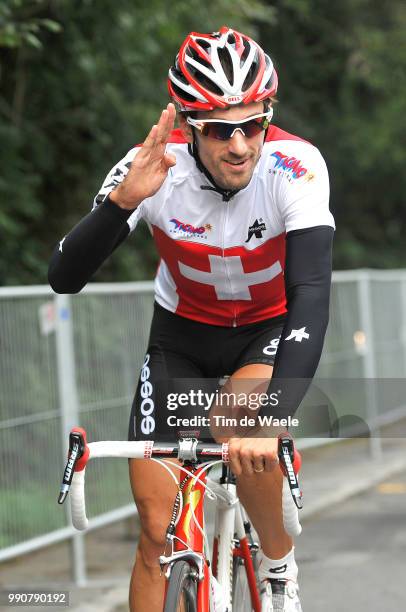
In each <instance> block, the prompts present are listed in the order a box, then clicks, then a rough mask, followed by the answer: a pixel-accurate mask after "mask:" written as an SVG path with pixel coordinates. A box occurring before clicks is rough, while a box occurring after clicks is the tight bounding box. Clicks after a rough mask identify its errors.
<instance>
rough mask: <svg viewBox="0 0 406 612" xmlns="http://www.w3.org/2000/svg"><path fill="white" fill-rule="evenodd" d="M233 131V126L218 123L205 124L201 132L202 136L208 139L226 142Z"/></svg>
mask: <svg viewBox="0 0 406 612" xmlns="http://www.w3.org/2000/svg"><path fill="white" fill-rule="evenodd" d="M234 130H235V125H230V124H228V123H222V122H220V121H219V122H218V123H206V124H205V126H204V128H203V130H202V134H203V135H204V136H209V137H210V138H215V139H216V140H228V139H229V138H231V134H232V133H233V131H234Z"/></svg>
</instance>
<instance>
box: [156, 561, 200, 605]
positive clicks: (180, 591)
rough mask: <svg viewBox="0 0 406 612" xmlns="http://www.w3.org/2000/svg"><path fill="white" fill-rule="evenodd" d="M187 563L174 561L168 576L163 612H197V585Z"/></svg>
mask: <svg viewBox="0 0 406 612" xmlns="http://www.w3.org/2000/svg"><path fill="white" fill-rule="evenodd" d="M193 571H194V570H193V568H192V566H191V565H190V563H188V562H187V561H184V560H179V561H175V563H174V564H173V566H172V569H171V574H170V576H169V582H168V589H167V592H166V598H165V606H164V612H197V583H196V580H195V579H194V578H193V577H192V572H193Z"/></svg>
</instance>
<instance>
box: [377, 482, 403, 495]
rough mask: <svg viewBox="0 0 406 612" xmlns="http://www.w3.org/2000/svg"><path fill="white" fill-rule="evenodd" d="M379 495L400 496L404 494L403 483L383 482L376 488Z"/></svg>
mask: <svg viewBox="0 0 406 612" xmlns="http://www.w3.org/2000/svg"><path fill="white" fill-rule="evenodd" d="M376 489H377V491H378V492H379V493H382V494H383V495H394V494H395V495H402V494H405V493H406V483H405V482H383V483H382V484H380V485H378V486H377V487H376Z"/></svg>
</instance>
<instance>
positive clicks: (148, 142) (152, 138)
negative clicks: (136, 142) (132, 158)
mask: <svg viewBox="0 0 406 612" xmlns="http://www.w3.org/2000/svg"><path fill="white" fill-rule="evenodd" d="M157 133H158V126H157V125H153V126H152V128H151V129H150V131H149V134H148V136H147V137H146V139H145V140H144V142H143V143H142V149H141V151H140V153H141V152H142V150H144V151H145V150H149V149H152V148H153V147H154V146H155V144H156V139H157Z"/></svg>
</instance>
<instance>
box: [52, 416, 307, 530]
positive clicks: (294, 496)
mask: <svg viewBox="0 0 406 612" xmlns="http://www.w3.org/2000/svg"><path fill="white" fill-rule="evenodd" d="M69 441H70V444H69V455H68V462H67V464H66V467H65V471H64V476H63V480H62V485H61V489H60V494H59V498H58V503H59V504H63V502H64V501H65V499H66V496H67V494H68V492H69V490H70V494H71V510H72V523H73V526H74V527H75V528H76V529H78V530H80V531H82V530H84V529H86V528H87V526H88V519H87V516H86V501H85V472H86V464H87V462H88V461H89V459H94V458H97V457H121V458H125V459H151V458H152V457H154V458H177V459H179V460H181V461H194V462H200V463H203V462H207V461H212V460H216V459H221V460H222V461H223V462H225V463H228V444H211V443H208V444H205V443H203V442H199V441H197V440H190V439H189V440H179V443H178V442H177V443H159V442H152V441H150V440H147V441H134V442H125V441H104V442H90V443H89V444H88V443H87V440H86V432H85V431H84V430H83V429H81V428H79V427H78V428H75V429H73V430H72V432H71V434H70V437H69ZM284 442H285V445H284ZM288 444H290V448H289V450H286V449H287V448H288ZM293 452H295V451H293V441H292V439H291V438H289V437H287V438H282V439H280V448H279V453H278V456H279V460H280V467H281V469H282V472H283V473H284V476H285V478H284V479H283V490H282V510H283V523H284V527H285V530H286V532H287V533H288V534H289V535H292V536H293V535H299V534H300V533H301V531H302V527H301V525H300V522H299V517H298V508H301V503H300V500H301V492H300V489H299V485H298V482H297V476H296V473H295V470H296V469H298V467H299V464H300V456H299V455H298V453H296V454H295V455H293ZM293 459H295V460H293Z"/></svg>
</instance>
